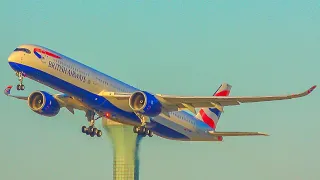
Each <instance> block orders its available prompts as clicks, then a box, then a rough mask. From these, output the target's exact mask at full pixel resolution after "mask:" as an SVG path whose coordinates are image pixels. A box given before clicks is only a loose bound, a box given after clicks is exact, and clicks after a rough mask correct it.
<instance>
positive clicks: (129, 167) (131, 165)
mask: <svg viewBox="0 0 320 180" xmlns="http://www.w3.org/2000/svg"><path fill="white" fill-rule="evenodd" d="M102 125H103V127H104V129H105V132H106V133H107V136H108V137H109V138H110V140H111V142H112V144H113V179H114V180H138V179H139V144H140V142H141V139H142V137H141V136H138V135H137V134H135V133H133V130H132V129H133V127H132V126H128V125H124V124H120V123H118V122H115V121H112V120H109V119H106V118H103V120H102Z"/></svg>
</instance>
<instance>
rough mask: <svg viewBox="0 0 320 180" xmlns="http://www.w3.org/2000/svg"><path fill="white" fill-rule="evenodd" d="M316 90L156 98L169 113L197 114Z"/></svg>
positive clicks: (126, 96)
mask: <svg viewBox="0 0 320 180" xmlns="http://www.w3.org/2000/svg"><path fill="white" fill-rule="evenodd" d="M315 88H316V86H312V87H311V88H310V89H308V90H307V91H304V92H302V93H298V94H287V95H278V96H174V95H162V94H156V95H155V96H156V97H157V99H159V101H161V103H162V104H163V105H164V108H165V109H166V111H167V112H170V111H178V110H181V109H188V110H190V111H191V112H193V113H195V112H196V111H195V108H206V107H207V108H209V107H216V108H218V109H220V110H222V108H221V106H234V105H239V104H240V103H253V102H264V101H276V100H285V99H294V98H300V97H303V96H306V95H308V94H310V93H311V92H312V91H313V90H314V89H315ZM101 95H102V96H104V97H106V98H108V99H110V98H115V99H116V100H128V99H129V98H130V96H131V93H114V92H106V93H102V94H101Z"/></svg>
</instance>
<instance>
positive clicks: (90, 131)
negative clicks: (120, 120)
mask: <svg viewBox="0 0 320 180" xmlns="http://www.w3.org/2000/svg"><path fill="white" fill-rule="evenodd" d="M94 116H95V113H94V112H93V111H88V112H87V113H86V117H87V120H88V121H89V123H90V125H89V127H86V126H82V133H85V134H87V135H90V136H91V137H94V136H98V137H101V136H102V131H101V130H99V129H97V128H96V127H95V126H94V123H95V121H96V120H98V119H99V118H100V117H98V118H96V119H94Z"/></svg>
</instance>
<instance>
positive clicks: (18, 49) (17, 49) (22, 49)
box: [14, 48, 31, 54]
mask: <svg viewBox="0 0 320 180" xmlns="http://www.w3.org/2000/svg"><path fill="white" fill-rule="evenodd" d="M14 51H23V52H25V53H28V54H30V53H31V52H30V50H29V49H26V48H16V49H15V50H14Z"/></svg>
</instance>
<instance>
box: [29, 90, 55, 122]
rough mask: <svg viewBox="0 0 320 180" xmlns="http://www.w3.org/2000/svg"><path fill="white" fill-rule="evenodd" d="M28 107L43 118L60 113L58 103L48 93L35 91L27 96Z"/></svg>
mask: <svg viewBox="0 0 320 180" xmlns="http://www.w3.org/2000/svg"><path fill="white" fill-rule="evenodd" d="M28 105H29V107H30V109H31V110H32V111H34V112H36V113H38V114H40V115H43V116H48V117H52V116H56V115H57V114H58V113H59V111H60V105H59V103H58V101H57V100H56V99H55V98H54V97H53V96H52V95H50V94H49V93H47V92H44V91H36V92H33V93H31V94H30V95H29V97H28Z"/></svg>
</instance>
